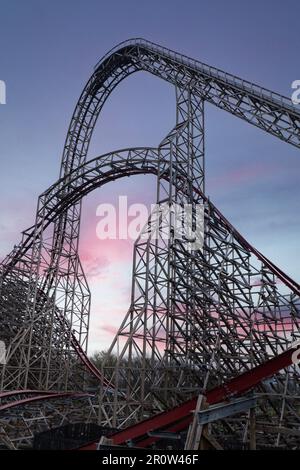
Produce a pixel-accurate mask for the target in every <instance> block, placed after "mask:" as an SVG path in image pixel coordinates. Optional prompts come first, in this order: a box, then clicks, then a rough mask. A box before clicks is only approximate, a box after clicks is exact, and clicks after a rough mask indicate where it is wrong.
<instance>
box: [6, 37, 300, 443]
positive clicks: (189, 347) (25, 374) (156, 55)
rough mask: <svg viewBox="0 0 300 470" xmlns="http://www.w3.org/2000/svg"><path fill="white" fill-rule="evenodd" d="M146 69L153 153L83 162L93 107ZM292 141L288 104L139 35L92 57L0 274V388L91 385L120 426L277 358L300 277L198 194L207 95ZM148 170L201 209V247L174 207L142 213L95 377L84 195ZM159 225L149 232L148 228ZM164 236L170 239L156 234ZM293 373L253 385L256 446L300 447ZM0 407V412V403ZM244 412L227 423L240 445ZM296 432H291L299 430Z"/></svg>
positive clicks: (161, 185) (164, 202)
mask: <svg viewBox="0 0 300 470" xmlns="http://www.w3.org/2000/svg"><path fill="white" fill-rule="evenodd" d="M140 70H143V71H147V72H150V73H151V74H153V75H156V76H158V77H159V78H162V79H163V80H166V81H167V82H169V83H171V84H172V85H173V86H174V87H175V90H176V122H175V125H174V128H173V129H172V130H171V131H170V132H169V133H168V135H167V136H166V137H165V138H164V139H163V141H162V142H161V143H160V144H159V146H158V147H157V148H132V149H125V150H122V151H116V152H112V153H109V154H106V155H103V156H101V157H97V158H95V159H93V160H89V161H87V154H88V147H89V142H90V140H91V136H92V133H93V130H94V127H95V124H96V121H97V118H98V116H99V114H100V112H101V110H102V107H103V105H104V103H105V101H106V99H107V98H108V96H109V95H110V93H111V92H112V91H113V90H114V88H115V87H116V86H117V85H118V84H119V83H120V82H121V81H122V80H123V79H124V78H126V77H127V76H129V75H130V74H132V73H135V72H137V71H140ZM205 102H208V103H212V104H214V105H215V106H217V107H218V108H220V109H223V110H226V111H228V112H230V113H231V114H233V115H235V116H237V117H239V118H241V119H243V120H245V121H247V122H249V123H251V124H253V125H255V126H257V127H259V128H261V129H263V130H264V131H266V132H268V133H270V134H272V135H274V136H276V137H278V138H279V139H281V140H283V141H285V142H286V143H289V144H291V145H293V146H296V147H300V132H299V129H300V113H299V112H298V111H297V110H296V109H295V107H294V106H293V105H292V103H291V101H290V100H289V99H287V98H284V97H282V96H280V95H278V94H276V93H273V92H271V91H268V90H266V89H263V88H261V87H258V86H257V85H254V84H252V83H249V82H247V81H245V80H241V79H239V78H238V77H235V76H233V75H230V74H227V73H225V72H222V71H220V70H217V69H215V68H213V67H210V66H207V65H205V64H203V63H200V62H198V61H195V60H193V59H190V58H188V57H185V56H183V55H181V54H178V53H176V52H173V51H171V50H169V49H166V48H163V47H161V46H158V45H156V44H153V43H151V42H149V41H145V40H143V39H134V40H129V41H126V42H124V43H122V44H120V45H119V46H117V47H116V48H114V49H112V50H111V51H109V53H108V54H107V55H106V56H104V58H103V59H102V60H101V61H100V62H99V63H98V64H97V65H96V67H95V69H94V71H93V74H92V76H91V78H90V79H89V81H88V83H87V85H86V87H85V88H84V90H83V92H82V94H81V96H80V98H79V101H78V103H77V106H76V108H75V111H74V114H73V117H72V120H71V123H70V127H69V130H68V135H67V139H66V142H65V147H64V152H63V158H62V164H61V170H60V177H59V179H58V181H57V182H56V183H55V184H53V185H52V186H51V187H50V188H49V189H48V190H46V191H45V192H44V193H43V194H42V195H41V196H40V197H39V200H38V207H37V213H36V220H35V224H34V226H33V227H30V228H29V229H27V230H26V231H24V232H23V237H22V240H21V242H20V243H19V245H17V246H15V248H14V250H13V251H12V252H11V253H10V254H9V255H8V256H7V257H6V258H5V260H4V261H3V262H2V264H1V272H0V295H1V297H0V299H1V304H0V309H1V320H0V324H1V338H0V339H1V340H3V341H5V343H6V345H7V357H6V359H7V360H6V364H5V365H2V366H0V372H1V389H2V390H30V389H31V390H39V391H56V392H63V391H68V390H72V391H74V390H84V389H85V387H86V380H87V377H88V375H90V374H92V375H93V376H94V377H96V379H97V380H98V382H100V392H99V407H98V420H99V422H100V423H101V424H108V425H110V426H112V427H116V426H120V427H124V426H126V425H128V424H131V423H135V422H137V421H139V420H142V419H144V418H147V417H150V416H152V415H153V414H154V413H156V412H159V411H160V412H161V411H163V410H166V409H168V408H170V407H172V406H173V407H174V406H177V405H178V404H180V403H182V402H183V401H185V400H188V399H190V398H191V397H192V396H194V395H195V394H196V393H199V392H201V393H205V392H206V391H207V390H210V389H211V388H213V387H216V386H219V385H221V384H223V383H224V382H226V381H228V380H231V379H233V378H234V377H236V376H238V375H240V374H241V373H243V372H245V371H248V370H251V369H252V368H255V367H257V366H259V365H260V364H263V363H264V362H265V361H267V360H269V359H271V358H273V357H274V356H276V355H278V354H280V353H282V352H283V351H285V350H286V349H287V348H288V347H289V344H290V342H291V341H294V340H296V339H298V338H299V336H300V335H299V308H300V303H299V295H300V288H299V285H298V284H297V283H295V282H294V281H293V280H292V279H290V278H289V277H288V276H286V275H285V274H284V273H283V272H282V271H281V270H280V269H279V268H277V267H276V266H275V265H274V264H273V263H271V262H270V261H269V260H267V259H266V258H265V257H264V256H263V255H262V254H261V253H259V252H258V251H257V250H255V249H254V248H253V247H252V246H251V245H250V244H249V243H248V242H247V241H246V240H245V239H244V238H243V237H242V236H241V235H240V234H239V233H238V232H237V231H236V230H235V229H234V227H233V226H232V225H231V224H230V223H229V222H228V221H227V220H226V219H225V218H224V217H223V215H222V214H221V213H220V212H219V211H218V210H217V208H216V207H215V206H214V205H213V204H212V203H211V201H210V200H208V199H207V197H206V196H205V165H204V162H205V158H204V153H205V152H204V150H205V149H204V134H205V131H204V104H205ZM144 173H152V174H155V175H156V177H157V198H156V202H157V203H158V207H162V206H167V207H169V208H170V207H172V206H173V204H177V205H179V206H181V207H183V206H184V204H187V203H188V204H190V205H191V207H192V219H191V220H192V225H193V226H195V216H196V210H197V207H198V206H199V205H200V204H201V205H202V206H203V207H204V233H203V249H195V248H193V247H192V245H191V243H190V241H189V240H178V239H177V238H176V237H175V236H174V223H175V221H174V216H173V215H172V211H166V212H165V213H164V212H157V214H156V215H155V217H154V218H153V217H152V218H151V219H149V221H148V223H147V224H146V226H145V228H144V231H143V234H142V235H141V236H140V237H139V239H138V240H137V241H136V243H135V246H134V263H133V281H132V297H131V304H130V308H129V310H128V313H127V315H126V316H125V318H124V321H123V322H122V325H121V326H120V329H119V331H118V333H117V335H116V337H115V339H114V340H113V342H112V345H111V347H110V350H109V352H108V355H107V357H108V358H109V357H110V356H111V355H115V356H116V359H117V360H116V364H115V365H114V367H113V369H111V367H110V366H109V361H107V362H104V364H103V370H102V371H101V373H100V372H99V371H98V370H97V369H96V368H95V367H94V366H93V364H91V362H90V361H89V360H88V358H87V356H86V350H87V335H88V328H89V312H90V291H89V288H88V284H87V281H86V277H85V274H84V271H83V268H82V265H81V262H80V259H79V255H78V243H79V234H80V217H81V201H82V198H83V197H84V196H85V195H86V194H88V193H89V192H91V191H92V190H93V189H95V188H96V187H101V186H103V185H104V184H106V183H108V182H110V181H112V180H116V179H118V178H121V177H123V176H129V175H134V174H144ZM157 226H158V227H159V231H158V237H156V238H153V236H152V235H153V230H154V229H155V227H157ZM166 232H167V235H168V236H165V235H166ZM298 379H299V371H298V368H297V366H294V365H292V366H289V367H288V368H287V369H286V370H285V371H284V372H282V371H280V372H276V374H275V375H274V376H273V378H272V379H271V380H270V379H269V380H268V381H264V382H263V383H262V384H261V385H260V388H259V390H260V393H261V395H262V396H263V397H264V398H263V400H261V401H260V420H261V425H262V426H263V425H265V426H273V429H277V432H274V433H270V434H268V435H265V434H261V435H260V442H259V445H260V446H262V447H263V446H274V445H275V446H279V447H285V448H289V447H291V446H293V447H295V445H296V446H298V447H300V442H298V441H297V437H295V436H293V439H290V438H289V436H288V435H287V434H282V433H281V432H280V428H281V427H283V426H284V427H285V428H289V427H291V428H293V429H295V430H297V429H298V428H300V417H299V413H298V410H299V403H298V401H299V397H300V393H299V384H298ZM0 411H1V410H0ZM248 426H249V419H248V417H247V416H246V417H245V419H241V420H237V421H234V422H229V421H228V420H227V421H226V420H225V424H224V429H225V430H226V432H224V433H223V435H224V441H225V447H226V439H227V440H230V439H233V438H234V439H235V440H236V442H239V443H240V445H241V446H242V445H243V443H244V442H245V440H246V439H247V428H248ZM298 438H299V437H298Z"/></svg>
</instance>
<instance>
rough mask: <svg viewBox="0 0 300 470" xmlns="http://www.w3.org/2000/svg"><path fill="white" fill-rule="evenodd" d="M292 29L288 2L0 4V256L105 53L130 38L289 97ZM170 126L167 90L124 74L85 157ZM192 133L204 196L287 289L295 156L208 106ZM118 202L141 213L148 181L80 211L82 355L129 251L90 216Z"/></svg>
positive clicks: (115, 305)
mask: <svg viewBox="0 0 300 470" xmlns="http://www.w3.org/2000/svg"><path fill="white" fill-rule="evenodd" d="M299 18H300V4H299V2H298V1H297V0H287V1H286V2H282V1H279V0H278V1H277V0H275V1H274V0H273V1H272V0H264V2H261V1H258V0H252V1H247V2H246V1H244V2H241V1H236V0H233V1H230V0H228V1H226V2H224V1H222V0H219V1H214V0H210V1H201V0H186V1H184V2H183V1H177V0H164V1H161V0H160V1H157V0H151V2H150V1H147V2H146V1H141V0H139V1H131V0H127V1H121V0H119V1H114V0H111V1H109V2H104V1H100V0H98V1H96V0H85V1H84V0H72V1H71V0H62V1H58V0H52V1H51V2H48V1H43V0H27V1H26V2H24V1H21V0H19V1H16V0H0V80H5V82H6V86H7V104H6V105H1V106H0V135H1V138H0V158H1V166H0V169H1V171H0V257H1V258H2V257H3V256H5V254H7V253H8V252H9V251H10V249H11V248H12V246H13V244H14V243H17V242H18V241H19V238H20V231H21V230H23V229H24V228H27V227H28V226H30V225H31V224H32V222H33V219H34V212H35V206H36V199H37V197H38V195H39V194H40V193H41V192H42V191H43V190H45V189H46V188H47V187H48V186H49V185H50V184H52V183H53V182H54V181H55V180H56V178H57V176H58V172H59V165H60V159H61V153H62V149H63V143H64V139H65V135H66V131H67V127H68V124H69V120H70V117H71V114H72V111H73V108H74V106H75V103H76V101H77V99H78V96H79V94H80V93H81V91H82V88H83V86H84V84H85V82H86V80H87V79H88V77H89V75H90V73H91V71H92V67H93V66H94V64H95V63H96V62H97V61H98V60H99V59H100V58H101V56H102V55H104V54H105V53H106V52H107V50H108V49H110V48H111V47H112V46H114V45H116V44H117V43H119V42H120V41H123V40H125V39H128V38H131V37H144V38H146V39H149V40H152V41H154V42H157V43H159V44H162V45H164V46H166V47H170V48H172V49H175V50H178V51H179V52H182V53H185V54H187V55H189V56H191V57H194V58H196V59H199V60H201V61H203V62H206V63H208V64H210V65H213V66H216V67H219V68H221V69H223V70H225V71H228V72H232V73H234V74H236V75H238V76H240V77H242V78H245V79H248V80H251V81H253V82H256V83H258V84H260V85H262V86H265V87H266V88H270V89H271V90H274V91H277V92H279V93H282V94H284V95H286V96H290V95H291V88H290V87H291V82H292V81H293V80H296V79H300V67H299V51H300V35H299ZM173 124H174V91H173V89H172V87H171V86H169V85H168V84H166V83H164V82H161V81H159V80H158V79H157V78H153V77H151V76H149V75H146V74H145V73H139V74H136V75H134V76H131V77H129V78H128V79H127V80H126V81H124V82H123V83H122V84H121V85H120V86H119V87H118V88H117V90H115V92H114V93H113V95H112V96H111V97H110V99H109V100H108V102H107V104H106V106H105V108H104V110H103V113H102V115H101V117H100V120H99V122H98V123H97V128H96V130H95V133H94V136H93V141H92V145H91V148H90V157H92V156H96V155H100V154H101V153H103V152H106V151H110V150H114V149H118V148H122V147H126V146H136V145H154V146H156V145H157V144H158V143H159V142H160V140H161V139H162V138H163V136H164V135H165V134H166V133H167V131H168V130H169V129H170V128H171V127H172V126H173ZM206 129H207V134H206V162H207V193H208V195H209V196H210V197H211V199H212V201H213V202H214V203H215V204H216V205H217V206H218V207H219V208H220V209H221V210H222V211H223V213H224V215H225V216H226V217H227V218H228V219H229V220H230V221H231V222H232V223H233V224H234V225H235V226H236V227H237V228H238V229H239V230H240V231H241V232H242V233H243V235H244V236H246V238H248V240H249V241H250V242H251V243H252V244H254V245H255V246H256V247H257V248H258V249H259V250H260V251H262V252H263V253H264V254H265V255H266V256H268V257H270V258H271V259H272V260H273V261H274V262H275V263H276V264H278V265H279V266H280V267H281V268H282V269H284V270H285V271H286V272H287V273H288V274H290V275H291V276H292V277H294V278H295V279H296V280H298V281H299V280H300V275H299V274H300V273H299V268H298V259H299V241H298V240H299V232H300V216H299V213H300V211H299V209H300V198H299V195H300V189H299V183H300V154H299V151H298V150H297V149H295V148H293V147H290V146H288V145H286V144H284V143H282V142H280V141H278V140H276V139H275V138H273V137H272V136H269V135H265V134H264V133H263V132H262V131H260V130H258V129H255V128H253V127H251V126H250V125H248V124H246V123H244V122H242V121H239V120H238V119H236V118H234V117H232V116H230V115H228V114H226V113H225V112H222V111H220V110H218V109H215V108H213V107H211V106H207V113H206ZM145 188H147V189H146V190H145ZM119 194H121V195H122V194H128V196H129V198H130V201H134V202H136V201H139V202H147V203H149V202H151V201H152V202H154V200H153V197H154V178H153V177H135V178H133V179H130V180H129V179H126V180H124V181H123V180H121V181H118V182H116V183H112V184H111V185H109V186H107V187H106V188H104V189H102V190H101V191H100V190H97V191H95V192H94V193H93V194H91V195H89V196H88V197H87V198H86V200H85V202H84V214H83V224H82V239H81V254H82V257H83V261H84V264H85V267H86V269H87V272H88V275H89V280H90V284H91V288H92V292H93V310H92V318H91V320H92V322H91V326H92V328H91V335H90V349H91V351H92V350H95V349H102V348H105V347H107V346H108V344H109V342H110V339H111V332H112V331H113V330H114V328H116V327H117V326H118V324H119V323H120V321H121V318H122V316H123V314H124V313H125V311H126V309H127V307H128V302H129V287H130V271H131V258H132V243H131V242H124V241H123V242H118V241H116V242H105V243H103V242H100V241H99V240H97V238H96V234H95V228H96V223H97V218H96V213H95V211H96V206H97V205H98V204H99V203H100V202H112V201H115V200H116V199H117V196H118V195H119Z"/></svg>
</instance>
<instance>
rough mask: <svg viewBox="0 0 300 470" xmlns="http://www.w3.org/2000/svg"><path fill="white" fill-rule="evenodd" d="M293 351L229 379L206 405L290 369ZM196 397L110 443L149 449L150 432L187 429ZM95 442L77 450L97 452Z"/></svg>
mask: <svg viewBox="0 0 300 470" xmlns="http://www.w3.org/2000/svg"><path fill="white" fill-rule="evenodd" d="M296 350H297V348H296V347H295V348H291V349H288V350H287V351H285V352H283V353H281V354H279V355H278V356H276V357H274V358H272V359H270V360H268V361H267V362H265V363H264V364H260V365H259V366H257V367H254V368H253V369H251V370H249V371H247V372H244V373H243V374H241V375H239V376H238V377H235V378H233V379H231V380H230V381H228V382H227V383H226V384H223V385H221V386H218V387H215V388H213V389H212V390H210V391H208V392H207V393H206V399H207V402H208V403H209V404H210V405H213V404H216V403H219V402H221V401H224V400H226V399H228V398H230V397H233V396H237V395H241V394H242V393H245V392H247V391H249V390H251V389H252V388H254V387H255V386H256V385H258V384H259V383H260V382H261V381H262V380H265V379H266V378H268V377H270V376H272V375H274V374H276V373H277V372H278V371H280V370H281V369H284V368H286V367H288V366H290V365H291V364H292V355H293V353H294V352H295V351H296ZM197 398H198V397H194V398H192V399H191V400H189V401H186V402H184V403H182V404H181V405H178V406H177V407H175V408H172V409H171V410H168V411H164V412H162V413H159V414H157V415H155V416H153V417H152V418H148V419H146V420H144V421H141V422H139V423H137V424H134V425H133V426H130V427H128V428H126V429H123V430H121V431H119V432H117V433H115V434H114V435H112V436H111V439H112V440H113V443H114V444H115V445H122V444H125V443H126V441H128V440H138V442H137V443H135V445H136V446H138V447H148V446H149V445H151V444H153V443H154V442H155V441H157V438H155V437H147V433H148V432H149V431H155V430H158V429H160V430H162V429H163V430H164V431H181V430H183V429H186V428H187V426H188V425H189V424H190V422H191V421H192V418H193V415H192V411H193V410H194V409H195V406H196V403H197ZM97 442H98V441H97ZM97 442H92V443H90V444H87V445H85V446H82V447H80V448H79V450H96V446H97Z"/></svg>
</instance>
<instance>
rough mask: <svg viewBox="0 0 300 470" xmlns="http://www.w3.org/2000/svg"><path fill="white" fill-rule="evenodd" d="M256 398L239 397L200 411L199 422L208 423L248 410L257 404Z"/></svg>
mask: <svg viewBox="0 0 300 470" xmlns="http://www.w3.org/2000/svg"><path fill="white" fill-rule="evenodd" d="M256 402H257V400H256V398H255V397H250V398H242V399H241V398H239V399H236V400H232V401H231V402H230V403H222V404H221V405H217V406H212V407H210V408H209V409H207V410H202V411H198V413H197V414H198V423H199V424H201V425H203V424H208V423H212V422H214V421H217V420H219V419H224V418H227V417H228V416H232V415H234V414H237V413H242V412H244V411H248V410H249V409H250V408H254V407H255V406H256Z"/></svg>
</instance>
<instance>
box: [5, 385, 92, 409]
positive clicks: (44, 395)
mask: <svg viewBox="0 0 300 470" xmlns="http://www.w3.org/2000/svg"><path fill="white" fill-rule="evenodd" d="M24 393H35V394H36V395H35V396H32V397H28V398H23V399H21V400H15V401H12V402H10V403H6V404H5V405H2V406H0V411H4V410H7V409H9V408H14V407H16V406H23V405H26V404H27V403H32V402H35V401H43V400H52V399H54V398H85V397H91V396H93V395H91V394H90V393H84V392H82V393H78V392H41V391H40V392H38V391H36V390H34V391H31V390H20V391H15V392H11V395H13V394H15V395H19V394H24Z"/></svg>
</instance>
